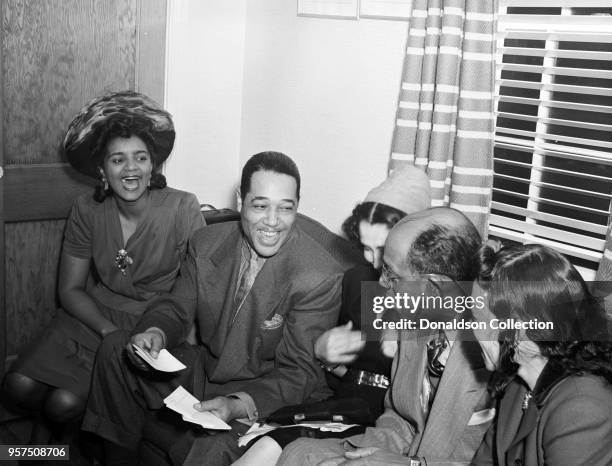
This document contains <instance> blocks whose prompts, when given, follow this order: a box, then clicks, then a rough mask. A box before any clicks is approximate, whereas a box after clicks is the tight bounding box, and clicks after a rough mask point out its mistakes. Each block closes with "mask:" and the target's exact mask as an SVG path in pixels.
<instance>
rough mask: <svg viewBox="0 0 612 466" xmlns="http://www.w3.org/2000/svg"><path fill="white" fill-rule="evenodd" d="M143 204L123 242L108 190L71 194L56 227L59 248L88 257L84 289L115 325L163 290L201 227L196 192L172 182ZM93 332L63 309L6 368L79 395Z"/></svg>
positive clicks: (129, 323) (87, 374)
mask: <svg viewBox="0 0 612 466" xmlns="http://www.w3.org/2000/svg"><path fill="white" fill-rule="evenodd" d="M149 196H150V203H149V209H148V212H147V213H146V216H145V218H144V219H143V220H142V221H141V222H140V223H139V225H138V227H137V228H136V231H135V232H134V234H133V235H132V236H131V237H130V238H129V240H128V242H127V244H125V245H124V244H123V234H122V230H121V224H120V220H119V212H118V209H117V204H116V202H115V199H114V197H112V196H110V197H107V198H106V199H105V200H104V201H103V202H102V203H98V202H96V201H94V200H93V199H92V197H91V195H83V196H81V197H79V198H77V199H76V201H75V203H74V205H73V207H72V210H71V212H70V216H69V217H68V221H67V224H66V230H65V233H64V243H63V253H64V254H67V255H70V256H72V257H76V258H79V259H90V260H91V262H92V273H91V277H90V280H89V281H88V285H87V292H88V294H89V295H90V296H91V298H92V299H93V300H94V301H95V303H96V304H97V306H98V309H99V310H100V312H101V313H102V315H104V317H106V318H107V319H109V320H110V321H111V322H113V323H114V324H115V325H116V326H117V327H119V328H122V329H128V330H129V329H131V328H132V327H133V326H134V325H135V324H136V322H137V321H138V320H139V319H140V316H141V315H142V313H143V312H144V311H145V310H146V308H147V304H148V302H149V301H150V300H151V299H153V298H154V297H155V296H157V295H158V294H159V293H162V292H166V291H170V289H171V288H172V285H173V284H174V281H175V279H176V277H177V274H178V271H179V268H180V265H181V262H182V260H183V258H184V257H185V254H186V250H187V242H188V239H189V237H190V236H191V234H192V233H193V232H194V231H195V230H196V229H198V228H200V227H202V226H204V220H203V218H202V215H201V213H200V208H199V204H198V201H197V199H196V197H195V196H194V195H193V194H191V193H187V192H183V191H178V190H176V189H172V188H164V189H160V190H151V191H149ZM120 249H125V250H126V251H127V253H128V255H129V257H130V258H132V260H133V262H132V263H131V264H130V265H129V266H128V267H127V268H126V270H125V274H123V273H122V272H121V270H120V269H119V268H118V266H117V264H116V263H115V258H116V255H117V252H118V251H119V250H120ZM100 341H101V339H100V336H99V335H98V334H97V333H96V332H94V331H93V330H92V329H90V328H89V327H87V326H85V325H84V324H82V323H81V322H80V321H79V320H78V319H76V318H74V317H72V316H71V315H70V314H68V313H67V312H65V311H64V310H63V309H58V311H57V315H56V316H55V318H54V319H53V320H52V322H51V324H50V325H49V327H47V328H46V329H45V330H44V331H43V334H42V335H41V336H40V337H39V338H37V339H36V340H35V341H34V342H33V343H32V344H31V345H30V346H29V347H28V348H27V349H26V350H25V351H24V352H22V353H21V354H20V356H19V358H18V359H17V361H15V363H14V364H13V365H12V366H11V372H18V373H21V374H24V375H26V376H28V377H30V378H32V379H34V380H38V381H40V382H43V383H46V384H48V385H50V386H52V387H57V388H64V389H66V390H69V391H70V392H72V393H74V394H75V395H78V396H79V397H82V398H84V399H86V398H87V394H88V392H89V385H90V378H91V371H92V367H93V361H94V357H95V353H96V350H97V348H98V345H99V344H100Z"/></svg>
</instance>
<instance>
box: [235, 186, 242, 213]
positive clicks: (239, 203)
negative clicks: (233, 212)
mask: <svg viewBox="0 0 612 466" xmlns="http://www.w3.org/2000/svg"><path fill="white" fill-rule="evenodd" d="M236 208H237V209H238V211H239V212H240V211H241V210H242V196H241V195H240V190H239V189H237V190H236Z"/></svg>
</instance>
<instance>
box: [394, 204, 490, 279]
mask: <svg viewBox="0 0 612 466" xmlns="http://www.w3.org/2000/svg"><path fill="white" fill-rule="evenodd" d="M480 243H481V239H480V235H479V233H478V231H477V230H476V228H475V227H474V225H473V224H472V222H471V221H470V220H469V219H468V218H467V217H466V216H465V215H463V214H462V213H461V212H459V211H458V210H455V209H451V208H449V207H432V208H430V209H426V210H423V211H421V212H416V213H413V214H410V215H408V216H406V217H404V218H403V219H402V220H400V221H399V222H398V223H397V224H396V225H395V226H394V227H393V229H392V230H391V232H390V233H389V236H388V238H387V242H386V244H385V256H384V258H385V263H387V265H389V266H390V267H391V268H392V269H395V270H394V272H395V273H396V274H398V275H400V276H402V275H403V274H405V275H409V274H414V273H438V274H444V275H447V276H449V277H450V278H452V279H454V280H457V281H472V280H474V278H475V276H476V271H477V252H478V249H479V247H480Z"/></svg>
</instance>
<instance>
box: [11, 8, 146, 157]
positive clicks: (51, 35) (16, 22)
mask: <svg viewBox="0 0 612 466" xmlns="http://www.w3.org/2000/svg"><path fill="white" fill-rule="evenodd" d="M2 2H3V9H2V30H3V40H2V47H3V50H2V56H3V61H4V68H3V69H4V72H3V76H2V85H3V87H4V108H5V111H4V112H3V126H4V149H5V150H4V156H5V163H6V164H19V163H49V162H52V161H59V160H60V155H59V153H58V148H59V144H60V142H61V140H62V137H63V135H64V132H65V130H66V127H67V125H68V123H69V122H70V121H71V119H72V118H73V116H74V114H75V113H76V111H78V110H79V109H80V108H81V107H82V106H83V105H84V104H85V103H86V102H87V101H88V100H89V99H91V98H93V97H95V96H97V95H100V94H102V93H104V92H105V91H112V90H121V89H127V88H130V89H134V88H135V53H136V18H137V11H136V0H2Z"/></svg>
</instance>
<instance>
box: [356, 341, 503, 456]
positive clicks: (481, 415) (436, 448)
mask: <svg viewBox="0 0 612 466" xmlns="http://www.w3.org/2000/svg"><path fill="white" fill-rule="evenodd" d="M448 336H449V338H451V335H450V334H449V335H448ZM406 338H409V339H404V340H402V341H401V342H400V345H399V348H398V353H397V355H396V358H395V360H394V364H393V369H392V376H393V382H392V386H391V389H390V391H389V392H388V394H387V400H386V409H385V412H384V413H383V414H382V415H381V416H380V417H379V418H378V420H377V421H376V427H373V428H368V429H367V430H366V432H365V434H363V436H361V437H360V436H357V437H353V438H351V439H349V441H350V443H351V444H353V445H355V446H374V447H378V448H381V449H383V450H386V451H389V452H391V453H395V454H397V455H404V456H418V457H420V458H425V459H426V461H427V465H434V464H435V465H442V464H444V465H451V464H453V465H454V464H469V462H470V461H471V460H472V457H473V456H474V454H475V452H476V450H477V449H478V447H479V446H480V444H481V442H482V439H483V437H484V435H485V432H486V431H487V428H488V426H489V425H490V423H491V421H492V419H493V416H494V413H495V411H494V409H492V404H493V402H492V401H491V399H490V397H489V395H488V391H487V384H488V381H489V378H490V374H491V373H490V372H489V371H487V370H486V368H485V367H484V361H483V359H482V353H481V350H480V346H479V345H478V343H477V342H475V341H462V340H461V339H458V340H457V341H455V342H454V344H453V347H452V349H451V351H450V355H449V357H448V360H447V362H446V367H445V369H444V372H443V374H442V377H441V379H440V382H439V385H438V389H437V391H436V394H435V398H434V401H433V405H432V407H431V409H430V411H429V416H428V418H427V422H425V419H424V415H423V410H422V408H421V402H420V394H421V390H422V389H421V387H422V384H423V378H424V376H425V371H426V370H427V369H426V366H427V350H426V344H427V341H428V339H429V338H431V337H418V338H411V337H410V336H406ZM372 464H376V463H375V462H373V463H372Z"/></svg>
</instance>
